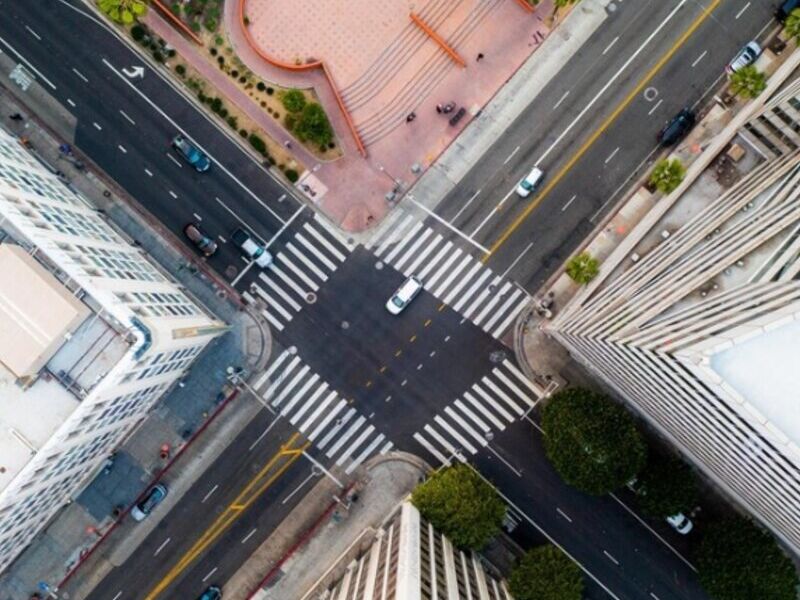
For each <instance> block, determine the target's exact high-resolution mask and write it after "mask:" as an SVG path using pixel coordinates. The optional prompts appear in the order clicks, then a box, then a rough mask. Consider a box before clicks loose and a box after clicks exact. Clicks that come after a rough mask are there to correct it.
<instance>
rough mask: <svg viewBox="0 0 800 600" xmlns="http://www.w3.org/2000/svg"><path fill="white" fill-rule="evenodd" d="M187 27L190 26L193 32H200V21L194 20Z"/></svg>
mask: <svg viewBox="0 0 800 600" xmlns="http://www.w3.org/2000/svg"><path fill="white" fill-rule="evenodd" d="M189 27H191V29H192V31H194V32H195V33H200V23H198V22H197V21H194V22H193V23H192V24H191V25H189Z"/></svg>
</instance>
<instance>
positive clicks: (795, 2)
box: [775, 0, 800, 23]
mask: <svg viewBox="0 0 800 600" xmlns="http://www.w3.org/2000/svg"><path fill="white" fill-rule="evenodd" d="M795 8H800V0H785V1H784V2H781V4H780V6H778V10H776V11H775V18H776V19H778V21H780V22H781V23H784V22H785V21H786V19H788V18H789V14H791V12H792V11H793V10H794V9H795Z"/></svg>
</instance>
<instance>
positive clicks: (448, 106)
mask: <svg viewBox="0 0 800 600" xmlns="http://www.w3.org/2000/svg"><path fill="white" fill-rule="evenodd" d="M455 107H456V103H455V102H448V103H447V104H445V105H444V108H443V109H442V112H443V113H444V114H447V113H451V112H453V110H454V109H455Z"/></svg>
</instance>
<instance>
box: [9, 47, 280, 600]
mask: <svg viewBox="0 0 800 600" xmlns="http://www.w3.org/2000/svg"><path fill="white" fill-rule="evenodd" d="M7 60H8V58H7V57H6V56H0V68H2V72H1V73H0V115H2V117H1V118H2V121H3V122H2V126H3V127H4V128H6V129H8V130H9V131H11V132H12V133H14V134H15V135H18V136H24V137H25V138H27V139H28V140H29V147H30V148H32V149H33V151H34V153H35V155H36V156H37V157H38V158H39V159H40V161H42V162H43V164H45V166H48V168H49V169H50V170H51V171H53V172H57V171H58V172H61V176H62V179H63V180H64V181H66V182H68V183H69V185H71V186H72V187H73V188H74V189H76V190H77V191H79V192H80V193H81V194H82V195H83V196H84V197H86V198H87V199H88V200H89V201H90V202H93V203H95V204H96V205H97V206H98V207H100V208H101V209H102V210H103V211H104V212H105V214H106V215H107V216H108V217H109V220H110V221H112V222H113V223H114V224H115V225H116V226H117V228H118V229H121V230H122V233H123V235H125V236H127V237H128V238H129V239H133V240H136V242H138V243H139V244H140V245H141V246H142V248H144V249H145V250H146V251H147V252H148V253H149V254H150V255H151V256H153V257H154V258H155V259H156V260H157V261H158V262H159V263H160V264H161V265H162V267H163V268H164V269H165V270H167V271H169V272H170V273H171V274H172V275H173V276H174V277H175V278H176V279H178V281H180V282H181V283H182V285H184V287H185V288H186V289H187V291H188V292H189V293H190V294H191V295H193V296H194V297H195V298H196V299H198V300H199V302H200V303H201V304H203V305H205V306H206V307H207V308H208V309H209V310H210V311H211V312H213V313H214V314H216V315H217V316H218V317H219V318H220V319H222V320H224V321H226V322H227V323H228V324H229V325H230V326H231V329H230V331H229V332H228V333H226V334H225V335H223V336H222V337H220V338H217V339H216V340H214V341H213V342H212V343H211V344H210V346H209V348H208V349H207V350H206V351H205V352H204V353H203V354H201V355H200V357H199V358H198V360H197V362H195V363H194V365H193V367H192V369H191V371H190V373H189V374H188V375H187V377H186V378H185V379H184V380H183V381H182V382H181V384H179V385H178V386H177V387H175V388H174V389H173V390H172V391H170V392H169V393H168V394H167V395H166V396H165V397H164V398H163V399H162V401H161V402H160V403H159V404H158V405H157V407H156V408H155V409H154V410H153V412H152V413H151V414H150V416H149V417H148V418H147V419H146V420H145V421H144V422H143V423H142V426H140V427H139V428H138V429H137V430H136V431H135V432H133V433H132V434H131V435H130V436H129V438H128V440H127V441H126V442H125V443H124V444H123V446H122V447H121V448H119V450H118V452H117V455H116V459H115V461H114V465H113V467H112V469H111V471H110V472H109V473H108V474H104V473H100V474H99V475H98V476H97V477H96V478H95V480H94V481H93V482H92V483H90V484H89V486H88V487H86V488H85V489H84V490H83V491H82V492H81V494H80V495H79V496H78V497H77V498H74V499H73V501H72V502H71V503H70V504H69V505H68V506H67V507H66V508H65V509H64V510H63V511H62V512H61V513H59V515H58V516H57V517H56V518H55V520H54V521H53V522H52V523H51V524H50V525H49V526H48V527H47V528H46V529H45V530H43V531H42V532H41V533H40V534H39V535H38V536H37V537H36V538H35V539H34V541H33V543H32V544H31V546H30V547H29V548H28V549H27V550H26V551H25V552H23V554H22V555H20V557H18V558H17V560H16V561H15V562H14V563H13V564H12V565H11V566H10V567H9V568H8V569H7V570H6V571H5V572H4V573H3V574H2V576H0V599H2V600H6V598H8V599H13V600H19V599H21V598H27V597H28V596H29V595H30V594H31V593H32V592H34V591H36V590H37V589H39V591H41V590H42V588H41V587H40V586H39V583H40V582H43V583H46V584H47V585H49V586H51V587H52V586H54V585H56V584H57V583H58V582H59V581H60V580H61V579H62V578H63V577H64V575H65V574H66V573H67V572H68V571H69V570H70V569H71V568H72V567H73V566H74V565H76V564H77V562H78V561H79V560H80V557H81V555H82V553H85V552H86V550H87V549H88V548H89V547H90V546H91V545H92V544H93V543H94V542H95V541H96V540H97V539H98V535H99V534H98V533H97V532H103V531H105V530H106V528H108V527H109V526H110V524H111V523H112V522H113V518H112V511H113V510H114V508H115V507H118V506H128V505H129V504H130V503H131V502H132V501H133V500H134V499H135V498H136V497H137V496H138V495H139V494H140V493H141V492H142V490H143V488H144V487H145V486H146V485H147V484H148V483H149V482H150V480H151V479H152V476H153V474H154V473H156V472H158V471H159V470H160V469H162V468H163V467H164V464H165V461H164V460H162V459H161V458H160V456H159V451H160V449H161V446H162V444H168V445H169V446H170V451H171V453H172V454H173V455H174V454H175V452H176V451H177V450H178V449H179V448H180V447H181V446H182V445H185V443H186V440H187V439H188V438H190V436H192V434H193V433H194V432H196V431H198V429H199V428H200V427H201V426H202V425H203V423H205V422H206V420H207V418H208V416H209V415H210V414H211V413H212V411H213V410H214V408H215V407H217V406H218V405H219V403H220V402H221V401H222V400H223V399H224V398H225V394H224V393H223V388H224V386H225V385H226V376H227V373H226V371H225V368H226V367H227V366H242V367H245V368H246V369H248V371H249V372H253V371H256V370H260V369H261V368H263V365H264V364H265V362H266V360H267V358H268V354H269V349H270V346H271V343H272V342H271V338H270V335H269V331H268V329H267V328H266V327H265V326H263V325H262V323H260V322H259V321H257V320H255V319H254V318H253V317H252V316H251V315H250V314H249V313H247V312H244V311H242V310H240V309H239V308H238V307H237V306H234V305H233V304H231V302H230V301H229V300H228V299H227V294H226V293H225V288H224V287H223V284H221V283H220V282H218V281H216V280H215V279H214V277H213V274H211V273H208V274H206V273H203V272H202V271H200V270H198V269H197V268H196V266H195V264H193V263H192V262H190V260H187V257H186V256H185V255H183V254H181V253H180V252H179V251H178V250H176V249H175V248H173V247H171V246H169V245H167V244H166V242H165V240H164V239H163V238H161V237H159V235H158V233H157V232H158V230H159V229H160V226H159V225H158V224H157V223H152V222H148V221H147V220H146V217H145V216H144V215H142V214H139V213H137V212H136V211H135V210H133V209H132V208H131V207H130V205H129V204H128V202H129V201H128V199H126V198H125V197H124V195H123V194H122V193H117V192H116V191H114V190H116V186H115V185H114V184H113V183H112V182H105V181H103V179H102V176H99V175H97V174H95V173H91V172H89V171H88V170H87V169H86V168H82V169H79V168H76V165H75V164H74V163H73V162H71V161H69V160H66V159H64V158H62V157H60V154H59V150H58V147H59V144H60V143H62V142H63V141H65V140H70V141H71V139H72V138H71V135H72V132H71V127H73V126H74V122H72V123H71V122H70V121H69V120H68V119H65V115H64V114H63V111H62V110H60V109H59V105H58V104H57V103H56V102H55V101H54V100H53V99H52V98H50V96H49V95H48V94H47V93H46V92H45V91H44V90H43V89H42V88H41V87H40V86H39V85H38V84H36V83H35V84H33V85H32V86H31V88H30V89H29V90H28V91H27V92H24V93H23V92H21V91H20V90H19V89H18V88H17V89H14V88H13V87H11V86H13V84H11V85H9V82H8V80H7V78H6V75H5V74H6V73H8V72H9V69H8V68H6V67H7V66H8V65H7V64H6V63H5V62H4V61H7ZM2 86H9V87H8V88H4V87H2ZM11 90H13V91H14V92H15V93H17V94H20V95H21V96H22V97H24V99H25V104H26V105H25V106H23V105H21V104H20V103H19V102H18V101H17V100H16V99H15V97H14V96H12V95H11V93H10V91H11ZM27 105H32V106H35V107H36V112H37V119H38V118H40V119H41V120H42V124H40V123H39V122H38V121H34V120H33V118H32V116H31V115H30V112H29V109H28V106H27ZM17 112H19V113H21V114H22V115H24V116H25V120H24V121H23V122H19V123H18V122H12V121H10V120H8V119H7V118H6V117H7V115H10V114H13V113H17ZM53 131H57V132H58V134H55V135H54V134H52V132H53ZM75 159H80V160H84V159H83V158H82V157H75ZM75 159H72V160H75ZM87 167H90V165H87ZM90 168H91V167H90ZM232 404H233V405H232V407H231V408H230V409H227V410H226V411H225V412H226V413H230V414H226V415H224V416H225V418H224V419H221V420H222V421H223V422H222V423H220V424H219V426H221V427H227V428H228V429H229V430H230V431H229V432H228V433H227V434H226V436H222V437H221V438H220V439H221V440H222V443H223V444H224V440H227V439H230V436H232V435H235V433H236V431H237V429H236V427H244V425H245V424H246V422H247V420H249V415H250V412H249V411H251V410H252V405H253V404H255V403H249V404H248V403H247V402H239V403H232ZM205 443H206V442H205V441H203V443H202V444H201V445H203V446H205ZM201 454H202V452H201ZM202 459H203V460H202V461H200V462H197V461H195V462H194V463H190V465H188V468H187V465H185V464H182V465H179V466H180V469H179V471H183V475H184V477H182V479H181V480H180V485H181V486H185V487H188V485H189V484H190V483H191V481H192V480H193V479H194V478H196V477H198V476H199V475H200V473H201V472H202V471H203V470H204V468H205V465H206V464H208V463H207V462H205V461H207V460H213V457H210V456H203V457H202ZM173 495H174V496H176V497H177V496H179V494H171V496H173ZM111 543H112V544H113V539H112V540H111ZM83 576H86V574H85V573H84V574H83Z"/></svg>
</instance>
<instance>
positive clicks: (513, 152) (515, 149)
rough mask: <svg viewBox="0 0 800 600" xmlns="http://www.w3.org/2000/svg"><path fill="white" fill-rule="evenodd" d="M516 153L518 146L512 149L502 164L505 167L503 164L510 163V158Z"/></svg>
mask: <svg viewBox="0 0 800 600" xmlns="http://www.w3.org/2000/svg"><path fill="white" fill-rule="evenodd" d="M517 152H519V146H517V147H516V148H514V150H513V151H512V152H511V154H509V155H508V156H507V157H506V159H505V160H504V161H503V164H504V165H505V164H508V161H510V160H511V159H512V158H514V155H515V154H516V153H517Z"/></svg>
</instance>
